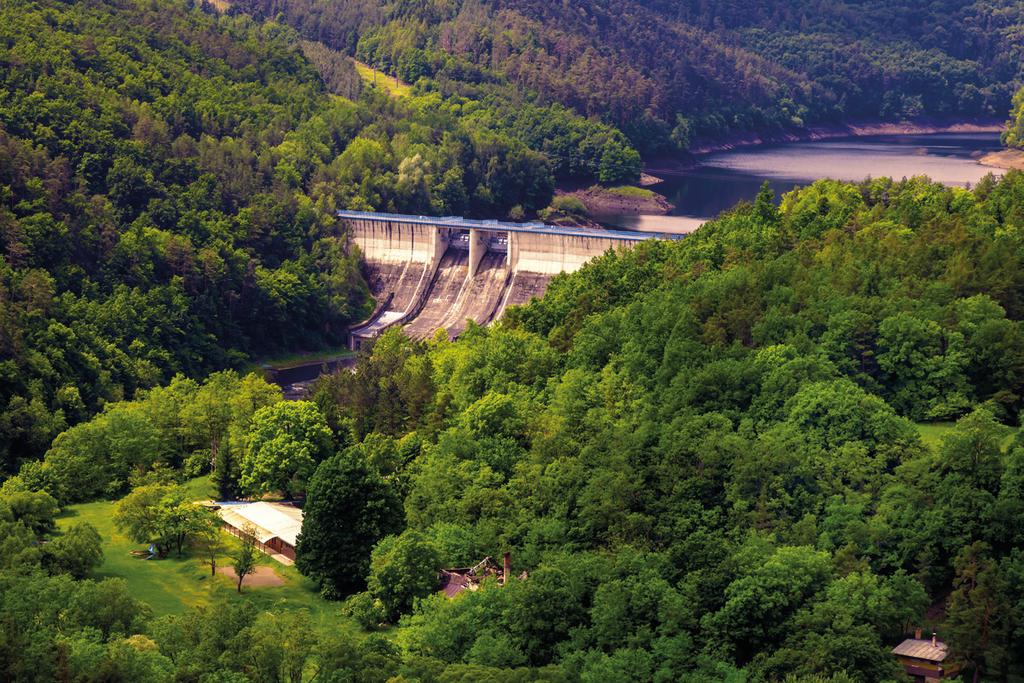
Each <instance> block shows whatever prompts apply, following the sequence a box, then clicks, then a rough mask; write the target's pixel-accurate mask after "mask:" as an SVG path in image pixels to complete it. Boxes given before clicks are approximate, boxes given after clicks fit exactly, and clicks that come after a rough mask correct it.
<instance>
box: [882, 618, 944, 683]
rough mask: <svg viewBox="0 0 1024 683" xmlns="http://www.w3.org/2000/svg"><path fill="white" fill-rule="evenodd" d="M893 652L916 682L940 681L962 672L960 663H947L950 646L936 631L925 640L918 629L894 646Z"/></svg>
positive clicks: (931, 682)
mask: <svg viewBox="0 0 1024 683" xmlns="http://www.w3.org/2000/svg"><path fill="white" fill-rule="evenodd" d="M892 653H893V654H894V655H896V658H897V659H898V660H899V661H900V664H902V665H903V670H904V671H906V672H907V675H908V676H910V677H911V678H913V679H914V683H938V681H944V680H949V679H951V678H954V677H955V676H956V675H957V674H958V673H959V672H960V667H959V666H958V665H956V664H947V663H946V657H947V656H948V655H949V647H948V646H947V645H946V644H945V643H944V642H942V641H941V640H939V639H938V637H937V635H936V634H934V633H933V634H932V637H931V639H930V640H925V639H922V638H921V631H920V630H918V631H917V632H916V633H915V634H914V637H913V638H907V639H906V640H904V641H903V642H902V643H900V644H899V645H897V646H896V647H894V648H893V650H892Z"/></svg>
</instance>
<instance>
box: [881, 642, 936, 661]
mask: <svg viewBox="0 0 1024 683" xmlns="http://www.w3.org/2000/svg"><path fill="white" fill-rule="evenodd" d="M892 653H893V654H894V655H897V656H900V657H913V658H914V659H924V660H927V661H929V662H941V661H942V660H944V659H945V658H946V656H947V655H948V654H949V647H948V646H947V645H946V644H945V643H944V642H942V641H941V640H939V641H936V643H935V644H934V645H932V641H931V640H923V639H922V640H918V639H916V638H907V639H906V640H904V641H903V642H902V643H900V644H899V645H897V646H896V647H894V648H893V649H892Z"/></svg>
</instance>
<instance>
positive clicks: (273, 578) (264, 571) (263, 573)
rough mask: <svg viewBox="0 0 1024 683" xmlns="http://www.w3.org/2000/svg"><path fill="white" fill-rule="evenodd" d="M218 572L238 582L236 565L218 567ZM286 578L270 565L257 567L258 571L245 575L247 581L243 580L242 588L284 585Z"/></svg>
mask: <svg viewBox="0 0 1024 683" xmlns="http://www.w3.org/2000/svg"><path fill="white" fill-rule="evenodd" d="M217 573H218V574H223V575H224V576H226V577H228V578H230V579H231V580H232V581H234V582H235V583H238V574H236V573H235V568H234V567H218V568H217ZM283 585H284V579H283V578H281V577H280V576H278V574H277V572H275V571H274V570H273V569H272V568H270V567H263V566H260V567H256V571H255V572H253V573H252V574H249V575H248V576H246V577H245V581H243V582H242V588H243V589H244V588H246V587H248V588H272V587H274V586H283Z"/></svg>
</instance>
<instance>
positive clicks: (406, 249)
mask: <svg viewBox="0 0 1024 683" xmlns="http://www.w3.org/2000/svg"><path fill="white" fill-rule="evenodd" d="M348 223H349V226H350V228H351V231H352V241H354V242H355V243H356V244H358V245H359V249H360V251H362V252H363V258H365V259H366V260H367V261H370V262H374V261H376V262H384V263H404V262H407V261H417V262H421V263H431V262H436V261H440V260H441V257H442V256H443V255H444V248H445V246H446V245H447V237H448V231H447V230H444V229H438V228H431V227H427V226H423V225H415V224H412V223H402V222H399V221H390V220H389V221H376V220H366V219H356V220H350V221H348Z"/></svg>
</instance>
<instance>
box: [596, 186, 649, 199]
mask: <svg viewBox="0 0 1024 683" xmlns="http://www.w3.org/2000/svg"><path fill="white" fill-rule="evenodd" d="M605 192H607V193H608V194H613V195H618V196H620V197H635V198H637V199H653V198H654V196H655V194H654V192H653V191H652V190H648V189H645V188H643V187H634V186H632V185H620V186H619V187H609V188H606V190H605Z"/></svg>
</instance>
